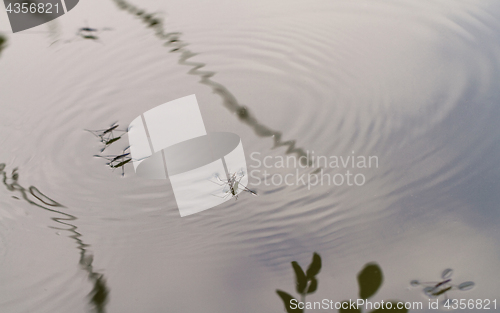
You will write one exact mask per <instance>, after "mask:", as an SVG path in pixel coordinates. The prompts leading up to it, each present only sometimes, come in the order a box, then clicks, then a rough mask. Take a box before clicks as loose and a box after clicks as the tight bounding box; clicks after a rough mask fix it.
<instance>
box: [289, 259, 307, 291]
mask: <svg viewBox="0 0 500 313" xmlns="http://www.w3.org/2000/svg"><path fill="white" fill-rule="evenodd" d="M292 267H293V270H294V271H295V278H296V283H295V284H296V286H297V292H298V293H300V294H303V293H304V291H305V290H306V287H307V278H306V274H304V271H303V270H302V268H301V267H300V265H299V263H297V262H295V261H293V262H292Z"/></svg>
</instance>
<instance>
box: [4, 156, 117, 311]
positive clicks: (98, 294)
mask: <svg viewBox="0 0 500 313" xmlns="http://www.w3.org/2000/svg"><path fill="white" fill-rule="evenodd" d="M0 175H2V176H3V184H4V185H5V187H7V190H9V191H11V192H17V193H18V195H20V197H17V196H12V197H13V198H15V199H23V200H25V201H26V202H28V203H29V204H31V205H34V206H37V207H39V208H42V209H44V210H47V211H50V212H53V213H57V214H58V215H59V216H60V217H52V218H51V219H52V220H53V221H55V222H56V223H58V224H61V225H63V226H62V227H53V226H49V227H51V228H54V229H58V230H63V231H67V232H69V233H70V235H69V236H68V237H70V238H72V239H74V240H75V241H76V244H77V248H78V250H80V261H79V265H80V267H81V268H82V269H83V270H85V271H86V272H87V273H88V278H89V280H90V281H91V282H92V283H93V285H94V287H93V289H92V291H91V292H90V294H89V302H90V304H91V305H92V306H93V311H95V312H97V313H104V312H105V306H106V303H107V301H108V294H109V289H108V287H107V286H106V280H105V279H104V275H103V274H100V273H97V272H95V271H94V270H93V268H92V261H93V256H92V254H91V253H90V252H89V251H88V250H87V247H89V245H88V244H86V243H84V242H83V241H82V239H81V237H82V234H80V233H79V232H78V231H77V229H78V227H76V226H75V225H73V224H71V223H70V222H71V221H74V220H76V219H77V218H76V217H75V216H73V215H71V214H68V213H63V212H61V211H59V210H57V209H56V208H63V207H64V206H63V205H61V204H60V203H58V202H56V201H54V200H52V199H50V198H49V197H47V196H46V195H44V194H43V193H42V192H41V191H40V190H38V188H36V187H34V186H30V187H29V188H27V189H26V188H24V187H23V186H21V185H20V184H19V182H18V180H19V173H18V172H17V168H15V169H14V170H13V171H12V173H11V174H10V177H8V176H7V172H5V164H4V163H0Z"/></svg>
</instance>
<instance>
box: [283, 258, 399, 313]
mask: <svg viewBox="0 0 500 313" xmlns="http://www.w3.org/2000/svg"><path fill="white" fill-rule="evenodd" d="M321 266H322V261H321V257H320V255H319V254H317V253H316V252H314V254H313V258H312V261H311V264H309V267H308V268H307V271H305V272H304V271H303V270H302V268H301V267H300V265H299V264H298V263H297V262H295V261H293V262H292V268H293V270H294V272H295V289H296V291H297V293H298V294H299V295H300V300H297V299H296V298H294V297H293V296H292V295H290V294H288V293H286V292H284V291H282V290H279V289H277V290H276V293H277V294H278V296H279V297H280V298H281V300H282V301H283V305H284V306H285V310H286V312H287V313H303V312H305V310H310V311H314V310H317V309H337V310H338V312H339V313H361V312H363V310H362V308H363V307H364V306H365V305H360V306H357V305H356V306H354V305H352V303H351V301H340V302H338V304H340V305H339V306H338V307H337V306H336V305H335V304H332V303H328V308H326V307H325V305H327V304H325V303H323V301H322V302H310V301H309V302H307V301H306V295H309V294H313V293H314V292H316V290H317V289H318V282H319V280H318V279H317V277H316V275H318V273H319V272H320V270H321ZM357 280H358V286H359V297H358V299H362V300H365V301H367V300H368V299H369V298H370V297H372V296H373V295H375V293H377V291H378V290H379V289H380V287H381V286H382V283H383V281H384V278H383V274H382V269H381V268H380V266H378V264H376V263H368V264H366V265H365V266H364V267H363V269H362V270H361V271H360V272H359V273H358V276H357ZM299 302H300V304H299ZM398 302H400V301H397V300H388V301H383V303H384V304H385V306H384V305H383V306H380V307H379V308H378V309H375V310H372V311H370V313H379V312H386V311H393V312H394V311H395V312H402V313H406V312H408V309H405V308H402V309H398V308H397V303H398ZM354 303H356V300H354ZM388 303H390V308H389V304H388ZM317 304H318V305H317Z"/></svg>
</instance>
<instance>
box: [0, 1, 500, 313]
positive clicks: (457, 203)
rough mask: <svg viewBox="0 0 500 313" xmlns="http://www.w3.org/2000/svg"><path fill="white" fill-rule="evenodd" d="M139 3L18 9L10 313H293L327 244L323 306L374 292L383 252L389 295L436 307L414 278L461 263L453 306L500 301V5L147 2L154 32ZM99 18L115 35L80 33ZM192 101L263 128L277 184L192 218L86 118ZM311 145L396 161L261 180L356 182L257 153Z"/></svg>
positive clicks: (0, 280)
mask: <svg viewBox="0 0 500 313" xmlns="http://www.w3.org/2000/svg"><path fill="white" fill-rule="evenodd" d="M127 3H128V2H127ZM124 5H125V4H122V5H121V7H120V5H118V3H116V2H114V1H111V0H108V1H96V0H86V1H81V3H80V4H79V5H78V6H77V7H76V8H75V9H74V10H72V11H71V12H70V13H68V14H66V15H64V16H62V17H60V18H58V19H57V20H55V21H53V22H51V23H49V24H46V25H42V26H39V27H37V28H34V29H32V30H31V31H26V32H25V33H19V34H12V33H10V32H9V31H8V29H9V24H8V21H7V20H6V14H5V12H4V11H2V12H1V13H0V31H1V34H2V35H3V36H5V37H6V38H7V42H6V44H5V45H6V47H5V49H4V50H2V51H1V52H0V53H1V54H0V86H1V87H0V106H1V107H0V108H1V111H0V145H1V149H0V163H3V164H5V167H4V168H3V169H2V171H1V173H2V175H3V178H1V179H2V180H3V184H2V185H0V311H1V312H2V313H3V312H6V313H17V312H19V313H21V312H51V313H58V312H61V313H67V312H109V313H113V312H120V313H123V312H219V313H220V312H238V313H247V312H248V313H250V312H283V303H282V302H281V299H280V298H279V297H278V296H277V294H276V292H275V290H276V289H281V290H285V291H287V292H289V293H291V294H294V295H295V294H296V292H295V290H294V289H295V288H294V272H293V270H292V267H291V266H290V262H292V261H298V262H299V264H300V265H302V267H303V268H306V267H307V265H308V264H309V262H310V261H311V256H312V253H313V252H314V251H316V252H318V253H319V254H320V255H321V258H322V264H323V266H322V269H321V272H320V273H319V274H318V279H319V285H318V290H317V292H316V293H314V294H312V295H308V296H307V301H321V300H322V299H332V300H334V301H341V300H345V299H356V298H357V296H358V286H357V282H356V275H357V273H358V272H359V271H360V269H361V268H362V267H363V266H364V265H365V264H366V263H369V262H376V263H378V264H379V265H380V267H381V268H382V270H383V274H384V283H383V285H382V287H381V288H380V290H379V291H378V292H377V293H376V294H375V296H373V297H372V298H371V300H372V301H380V300H386V299H398V300H402V301H422V302H423V303H424V304H427V302H428V299H429V298H428V297H427V296H426V295H424V293H423V292H422V288H423V287H421V286H420V287H412V286H410V281H411V280H414V279H417V280H421V281H440V280H441V279H440V275H441V272H442V271H443V270H444V269H446V268H452V269H453V270H454V272H453V276H452V278H453V283H456V284H459V283H461V282H464V281H473V282H474V283H475V287H474V288H473V289H472V290H470V291H461V290H451V291H450V292H448V293H447V296H448V297H449V298H454V299H461V298H462V299H467V300H468V299H490V300H494V299H497V310H498V307H499V304H500V303H498V301H500V295H499V292H498V291H499V290H500V279H499V276H498V274H497V269H498V267H499V265H500V245H499V244H498V242H499V239H500V231H499V229H500V228H499V227H498V225H499V222H500V213H499V210H498V209H499V203H500V192H499V187H500V166H499V165H498V160H499V159H500V145H499V139H500V127H498V120H499V119H500V106H499V102H500V89H499V88H498V81H499V79H500V71H499V66H500V54H499V53H500V22H499V21H498V16H499V14H500V3H498V1H493V0H490V1H487V0H473V1H472V0H471V1H465V0H464V1H452V0H441V1H430V0H423V1H422V0H418V1H417V0H398V1H395V0H394V1H391V0H384V1H382V0H374V1H373V0H372V1H358V0H356V1H351V0H318V1H302V0H301V1H297V0H293V1H282V0H277V1H272V2H269V1H251V2H249V1H247V2H243V1H225V0H220V1H199V0H184V1H158V0H148V1H140V2H139V1H136V2H135V3H132V5H136V6H138V7H139V8H141V9H144V10H145V11H147V12H150V13H155V14H156V15H155V18H158V21H163V23H159V24H156V25H152V27H151V24H155V23H152V22H151V19H149V24H150V25H149V26H148V23H145V19H144V14H142V15H141V16H142V17H138V16H136V15H135V14H134V13H133V12H130V10H126V9H130V6H127V7H126V9H124V8H123V6H124ZM127 5H128V4H127ZM86 24H87V25H89V26H92V27H96V28H100V29H103V28H110V30H103V31H102V32H100V33H99V40H98V41H93V40H84V39H82V38H78V37H76V36H75V33H76V31H77V30H78V28H80V27H82V26H85V25H86ZM174 32H179V34H174ZM190 94H196V96H197V99H198V102H199V105H200V109H201V111H202V114H203V117H204V121H205V126H206V128H207V130H208V131H228V132H233V133H236V134H238V135H239V136H240V137H241V138H242V142H243V144H244V149H245V153H246V157H247V163H248V165H249V168H251V169H252V170H255V172H254V176H253V177H251V178H250V184H249V187H250V188H252V189H254V190H256V191H257V192H258V194H259V196H258V197H252V196H251V195H249V194H243V195H242V196H241V197H239V198H238V201H228V202H226V203H225V204H223V205H220V206H218V207H215V208H212V209H210V210H207V211H204V212H201V213H198V214H195V215H192V216H189V217H183V218H181V217H180V216H179V212H178V209H177V207H176V203H175V199H174V196H173V192H172V190H171V188H170V185H169V184H168V183H165V182H164V181H156V180H147V179H143V178H139V177H135V176H134V172H133V168H132V166H131V165H126V166H125V176H124V177H121V175H120V174H121V171H120V170H119V169H117V170H115V171H111V170H110V168H109V167H107V166H106V164H105V163H106V161H105V160H103V159H99V158H95V157H93V156H94V155H95V154H99V150H100V149H101V148H102V144H101V143H99V140H98V139H97V138H96V137H94V136H92V135H91V134H90V133H89V132H86V131H84V129H101V128H104V127H107V126H108V125H110V124H112V123H113V122H116V121H118V123H119V124H120V128H122V129H123V128H126V126H127V125H128V124H129V123H130V122H131V121H132V120H133V119H134V118H135V117H137V116H138V115H140V114H141V113H142V112H144V111H147V110H149V109H151V108H153V107H155V106H157V105H159V104H162V103H165V102H167V101H170V100H174V99H177V98H180V97H183V96H187V95H190ZM127 145H128V143H127V139H126V135H124V137H123V140H119V141H117V142H116V143H114V144H113V145H112V146H110V147H109V148H107V149H106V150H105V152H106V153H109V154H118V153H119V152H120V151H121V150H122V149H124V148H125V147H126V146H127ZM307 152H309V153H310V154H311V153H313V154H314V155H316V156H327V157H330V156H339V157H340V156H342V157H348V156H366V157H368V156H376V158H377V160H378V166H372V167H371V168H350V170H351V172H352V173H355V174H356V173H357V174H362V175H363V176H364V177H365V179H366V182H365V183H364V184H363V185H362V186H356V185H354V186H347V185H346V184H344V185H341V186H334V185H327V184H323V185H322V186H321V185H317V186H310V188H308V186H304V185H300V184H299V185H297V184H292V185H291V186H287V185H286V184H284V183H282V184H268V185H266V184H264V183H261V184H259V183H258V179H263V178H264V177H266V176H265V175H267V177H273V175H281V176H284V175H287V174H292V175H297V174H299V175H302V174H303V175H306V177H307V175H311V173H315V171H316V172H317V171H320V170H321V168H322V169H323V170H324V173H325V174H330V175H334V174H336V173H345V171H346V169H345V168H340V169H339V168H330V167H325V166H322V167H321V166H320V167H318V166H319V165H318V164H313V165H312V166H311V167H307V168H302V167H300V166H297V167H296V168H295V167H288V168H279V167H276V166H273V167H271V168H264V166H261V167H257V165H258V163H259V162H258V161H256V160H255V159H258V160H259V161H262V160H263V159H264V157H269V158H268V160H271V158H272V160H273V161H272V163H273V164H274V163H275V161H276V160H278V159H279V158H280V157H282V158H286V157H289V160H290V159H292V158H297V157H299V156H301V155H303V153H307ZM252 155H253V156H254V157H253V158H252V157H251V156H252ZM16 168H17V170H16V171H15V172H14V173H13V170H14V169H16ZM264 170H267V173H266V174H264ZM276 177H277V176H276ZM294 177H295V176H294ZM30 187H31V188H30ZM439 299H440V300H444V297H443V296H441V297H440V298H439ZM467 311H468V312H484V310H474V309H467ZM494 311H495V310H490V312H494ZM306 312H337V311H336V310H306ZM411 312H423V313H425V312H436V310H429V309H423V310H411Z"/></svg>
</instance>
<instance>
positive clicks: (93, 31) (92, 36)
mask: <svg viewBox="0 0 500 313" xmlns="http://www.w3.org/2000/svg"><path fill="white" fill-rule="evenodd" d="M85 25H86V26H83V27H80V28H78V30H77V32H76V34H75V36H74V37H73V38H71V39H68V40H64V41H63V42H64V43H70V42H72V41H74V40H77V39H84V40H93V41H95V42H99V43H102V42H101V41H100V38H99V34H100V32H102V31H108V30H113V29H112V28H109V27H104V28H94V27H89V26H88V24H87V22H86V21H85ZM60 41H61V40H56V41H54V42H53V43H52V44H51V45H53V44H55V43H57V42H60Z"/></svg>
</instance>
